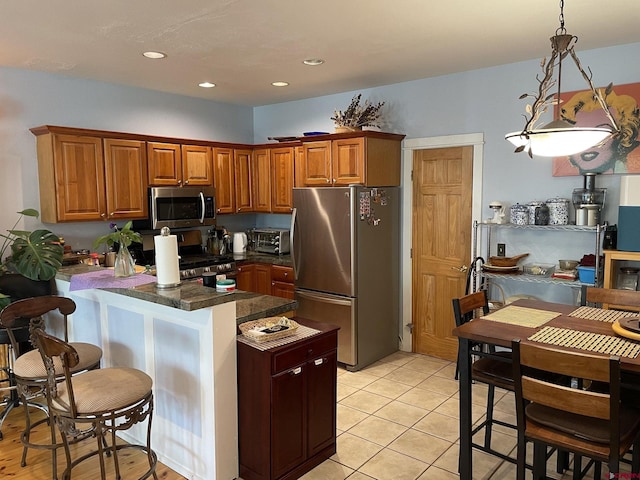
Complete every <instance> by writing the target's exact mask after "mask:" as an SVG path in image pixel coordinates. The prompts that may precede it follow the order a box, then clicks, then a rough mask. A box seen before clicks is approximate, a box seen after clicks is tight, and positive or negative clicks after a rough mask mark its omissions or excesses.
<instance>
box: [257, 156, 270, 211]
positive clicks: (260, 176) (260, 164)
mask: <svg viewBox="0 0 640 480" xmlns="http://www.w3.org/2000/svg"><path fill="white" fill-rule="evenodd" d="M253 189H254V195H253V210H254V211H255V212H265V213H269V212H271V151H270V150H269V149H268V148H261V149H260V150H254V151H253Z"/></svg>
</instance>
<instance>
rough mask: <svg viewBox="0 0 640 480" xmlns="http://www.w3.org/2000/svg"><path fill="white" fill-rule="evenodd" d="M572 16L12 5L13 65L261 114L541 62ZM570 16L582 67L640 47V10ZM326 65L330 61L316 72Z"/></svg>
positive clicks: (456, 1)
mask: <svg viewBox="0 0 640 480" xmlns="http://www.w3.org/2000/svg"><path fill="white" fill-rule="evenodd" d="M559 12H560V7H559V1H557V0H396V1H390V0H316V1H309V0H172V1H171V0H108V1H105V0H59V1H51V0H49V1H42V0H1V6H0V65H2V66H9V67H17V68H24V69H31V70H38V71H43V72H52V73H58V74H62V75H68V76H72V77H79V78H88V79H94V80H102V81H105V82H112V83H118V84H125V85H133V86H138V87H144V88H149V89H153V90H159V91H163V92H171V93H176V94H181V95H189V96H193V97H201V98H206V99H210V100H216V101H221V102H228V103H235V104H242V105H251V106H257V105H266V104H272V103H279V102H284V101H289V100H297V99H302V98H309V97H315V96H321V95H327V94H332V93H338V92H345V91H351V90H359V89H364V88H370V87H375V86H380V85H387V84H392V83H397V82H402V81H408V80H415V79H419V78H427V77H432V76H438V75H444V74H450V73H456V72H461V71H466V70H473V69H477V68H482V67H489V66H494V65H501V64H507V63H513V62H517V61H523V60H531V59H542V58H543V57H545V56H548V55H549V53H550V44H549V40H548V39H549V37H550V36H552V35H553V34H554V32H555V30H556V28H557V27H558V26H559V20H558V15H559ZM564 14H565V15H564V16H565V26H566V29H567V31H568V33H571V34H573V35H577V36H578V37H579V41H578V44H577V47H576V51H577V53H578V55H580V51H581V50H588V49H593V48H599V47H608V46H613V45H621V44H626V43H634V42H639V41H640V1H639V0H609V1H608V2H605V1H603V0H566V4H565V9H564ZM146 50H159V51H162V52H165V53H166V54H167V58H165V59H163V60H148V59H145V58H144V57H142V52H143V51H146ZM639 53H640V52H639ZM639 56H640V55H639ZM314 57H315V58H322V59H324V60H325V61H326V63H325V64H324V65H321V66H316V67H309V66H306V65H303V63H302V60H304V59H306V58H314ZM585 67H586V65H585ZM535 73H537V72H531V74H532V76H534V75H535ZM595 80H596V82H597V81H598V80H600V79H599V78H596V79H595ZM203 81H209V82H213V83H215V84H216V85H217V86H216V87H215V88H210V89H203V88H200V87H198V86H197V84H198V83H200V82H203ZM273 81H287V82H289V83H290V86H288V87H284V88H276V87H273V86H271V82H273ZM606 82H608V80H606V79H602V80H600V83H606Z"/></svg>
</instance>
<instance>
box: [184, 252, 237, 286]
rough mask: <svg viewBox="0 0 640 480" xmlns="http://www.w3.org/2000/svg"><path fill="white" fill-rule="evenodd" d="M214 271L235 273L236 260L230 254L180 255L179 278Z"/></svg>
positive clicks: (228, 273) (192, 276)
mask: <svg viewBox="0 0 640 480" xmlns="http://www.w3.org/2000/svg"><path fill="white" fill-rule="evenodd" d="M207 272H215V273H224V274H226V275H227V276H233V275H234V274H235V273H236V262H234V261H233V256H230V255H206V254H202V255H181V256H180V278H181V279H182V280H186V279H189V278H198V277H201V276H202V274H203V273H207Z"/></svg>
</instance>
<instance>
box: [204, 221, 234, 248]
mask: <svg viewBox="0 0 640 480" xmlns="http://www.w3.org/2000/svg"><path fill="white" fill-rule="evenodd" d="M207 233H208V237H207V252H208V253H210V254H211V255H229V254H230V253H231V248H230V242H231V236H230V235H229V233H228V232H227V229H226V228H224V227H216V228H212V229H211V230H209V231H208V232H207Z"/></svg>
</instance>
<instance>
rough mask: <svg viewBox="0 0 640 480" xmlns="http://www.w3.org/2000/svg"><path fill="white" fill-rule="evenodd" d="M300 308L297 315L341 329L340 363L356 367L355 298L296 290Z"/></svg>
mask: <svg viewBox="0 0 640 480" xmlns="http://www.w3.org/2000/svg"><path fill="white" fill-rule="evenodd" d="M296 300H297V301H298V308H297V309H296V315H297V316H298V317H301V318H308V319H310V320H316V321H318V322H324V323H330V324H332V325H337V326H338V327H340V330H338V361H339V362H340V363H344V364H346V365H356V364H357V362H358V352H357V349H356V333H357V332H356V313H357V302H356V299H355V298H349V297H340V296H337V295H327V294H323V293H317V292H312V291H309V290H301V289H296Z"/></svg>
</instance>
